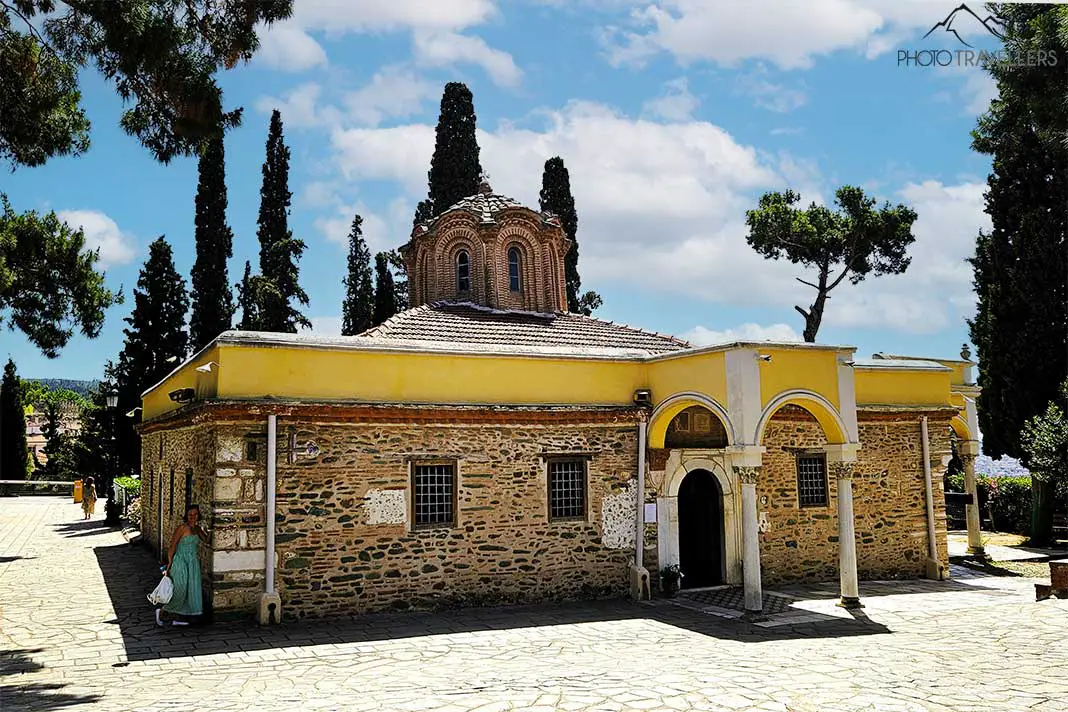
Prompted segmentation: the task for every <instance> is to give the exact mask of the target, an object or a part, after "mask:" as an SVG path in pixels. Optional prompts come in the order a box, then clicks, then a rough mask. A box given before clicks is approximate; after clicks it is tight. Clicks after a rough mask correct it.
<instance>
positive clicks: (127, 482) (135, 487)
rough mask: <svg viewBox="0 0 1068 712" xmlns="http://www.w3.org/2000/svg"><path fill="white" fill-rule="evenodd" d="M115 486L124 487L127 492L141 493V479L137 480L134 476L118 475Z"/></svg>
mask: <svg viewBox="0 0 1068 712" xmlns="http://www.w3.org/2000/svg"><path fill="white" fill-rule="evenodd" d="M115 486H116V487H122V488H123V489H124V490H126V493H127V494H133V495H136V494H140V493H141V480H135V479H134V478H133V477H116V478H115Z"/></svg>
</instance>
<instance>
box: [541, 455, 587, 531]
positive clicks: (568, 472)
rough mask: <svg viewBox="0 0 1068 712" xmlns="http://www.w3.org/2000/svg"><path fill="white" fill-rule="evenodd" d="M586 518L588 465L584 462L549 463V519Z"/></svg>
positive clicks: (555, 461) (561, 461) (564, 461)
mask: <svg viewBox="0 0 1068 712" xmlns="http://www.w3.org/2000/svg"><path fill="white" fill-rule="evenodd" d="M585 516H586V463H585V462H584V461H582V460H553V461H551V462H549V519H581V518H584V517H585Z"/></svg>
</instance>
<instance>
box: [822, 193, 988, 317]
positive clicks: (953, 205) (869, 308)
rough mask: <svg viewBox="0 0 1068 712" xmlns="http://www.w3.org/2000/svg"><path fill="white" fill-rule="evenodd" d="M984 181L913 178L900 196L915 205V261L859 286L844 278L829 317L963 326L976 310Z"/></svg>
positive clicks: (984, 224) (985, 217)
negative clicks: (975, 261)
mask: <svg viewBox="0 0 1068 712" xmlns="http://www.w3.org/2000/svg"><path fill="white" fill-rule="evenodd" d="M985 190H986V185H985V184H983V183H962V184H959V185H944V184H942V183H939V182H938V181H925V182H923V183H909V184H907V185H906V186H905V187H904V188H903V189H901V190H900V191H899V192H898V194H897V199H899V200H903V201H904V202H905V203H907V204H910V205H911V206H912V207H913V209H914V210H915V211H916V214H917V216H918V217H917V220H916V224H915V225H914V226H913V234H914V235H915V236H916V242H915V243H913V245H912V247H911V248H910V250H909V254H910V255H911V256H912V262H911V264H910V265H909V268H908V270H907V271H906V272H905V273H904V274H903V275H898V276H888V277H875V278H869V279H868V280H866V281H865V282H862V283H861V284H859V285H857V286H852V285H850V284H848V282H843V283H842V284H841V285H840V286H839V287H838V288H837V289H835V291H834V292H833V293H832V294H833V296H834V299H832V302H831V304H830V306H829V308H828V310H827V313H826V315H825V317H824V321H825V323H828V324H834V325H837V326H850V327H863V326H872V325H874V326H878V325H887V326H890V327H891V328H894V329H898V330H900V331H907V332H912V333H933V332H935V331H938V330H941V329H944V328H947V327H955V326H960V325H961V323H962V322H963V319H965V318H966V317H969V316H972V314H973V313H974V311H975V295H974V293H973V292H972V285H971V279H972V269H971V266H970V265H969V264H968V263H967V262H966V261H965V260H966V259H967V258H968V257H971V256H972V254H973V253H974V251H975V237H976V235H978V233H979V230H980V229H985V230H989V229H990V217H989V216H988V215H987V214H986V213H984V212H983V207H984V203H983V192H984V191H985Z"/></svg>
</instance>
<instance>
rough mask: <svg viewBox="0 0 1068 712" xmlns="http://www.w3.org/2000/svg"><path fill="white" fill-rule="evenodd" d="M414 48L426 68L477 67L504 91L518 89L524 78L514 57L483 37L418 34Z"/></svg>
mask: <svg viewBox="0 0 1068 712" xmlns="http://www.w3.org/2000/svg"><path fill="white" fill-rule="evenodd" d="M413 46H414V50H415V59H416V61H417V62H419V63H420V64H423V65H426V66H431V67H449V66H452V65H455V64H464V63H466V64H475V65H478V66H480V67H482V69H484V70H485V71H486V73H487V74H489V76H490V79H492V80H493V83H494V84H497V85H499V86H504V87H514V86H516V85H518V84H519V82H520V80H521V79H522V77H523V73H522V72H521V71H520V70H519V67H517V66H516V65H515V61H513V60H512V55H510V54H508V53H507V52H502V51H501V50H499V49H493V48H492V47H490V46H489V45H487V44H486V42H485V40H483V39H482V38H481V37H473V36H471V35H461V34H459V33H456V32H429V33H427V32H416V33H415V37H414V42H413Z"/></svg>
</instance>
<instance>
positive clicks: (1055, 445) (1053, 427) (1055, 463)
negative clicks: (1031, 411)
mask: <svg viewBox="0 0 1068 712" xmlns="http://www.w3.org/2000/svg"><path fill="white" fill-rule="evenodd" d="M1060 400H1061V402H1060V403H1058V402H1057V401H1050V403H1049V405H1048V406H1046V412H1045V413H1043V414H1041V415H1036V416H1035V417H1034V418H1031V419H1030V420H1028V421H1027V422H1026V423H1025V424H1024V428H1023V433H1022V445H1023V451H1024V454H1025V455H1026V462H1027V467H1028V469H1029V470H1031V474H1032V475H1033V476H1035V477H1039V478H1041V479H1043V480H1045V481H1046V482H1059V481H1066V480H1068V417H1066V414H1065V413H1066V410H1068V409H1066V407H1065V405H1066V404H1068V380H1065V381H1064V383H1062V384H1061V392H1060Z"/></svg>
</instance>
